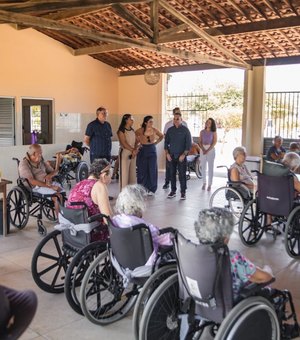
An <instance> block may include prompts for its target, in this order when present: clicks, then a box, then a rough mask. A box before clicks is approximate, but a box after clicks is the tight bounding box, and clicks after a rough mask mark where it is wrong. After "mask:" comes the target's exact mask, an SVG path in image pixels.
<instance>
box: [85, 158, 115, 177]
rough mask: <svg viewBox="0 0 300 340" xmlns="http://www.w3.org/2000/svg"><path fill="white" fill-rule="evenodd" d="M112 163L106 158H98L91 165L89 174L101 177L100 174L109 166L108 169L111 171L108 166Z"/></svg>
mask: <svg viewBox="0 0 300 340" xmlns="http://www.w3.org/2000/svg"><path fill="white" fill-rule="evenodd" d="M109 165H110V163H109V162H108V161H107V160H106V159H105V158H96V159H95V160H94V161H93V163H92V164H91V165H90V171H89V176H91V175H92V176H94V177H95V178H97V179H99V178H100V175H101V174H102V173H103V170H105V169H106V168H107V170H106V171H109V168H108V166H109Z"/></svg>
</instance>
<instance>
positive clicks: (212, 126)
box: [207, 117, 217, 132]
mask: <svg viewBox="0 0 300 340" xmlns="http://www.w3.org/2000/svg"><path fill="white" fill-rule="evenodd" d="M207 120H210V121H211V127H210V130H211V131H212V132H216V131H217V125H216V122H215V120H214V119H213V118H211V117H209V118H208V119H207Z"/></svg>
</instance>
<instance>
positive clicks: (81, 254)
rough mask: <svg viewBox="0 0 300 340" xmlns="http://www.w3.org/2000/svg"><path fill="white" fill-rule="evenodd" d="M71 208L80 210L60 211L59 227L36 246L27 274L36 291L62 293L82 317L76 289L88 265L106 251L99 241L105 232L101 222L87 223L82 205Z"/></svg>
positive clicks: (103, 243) (75, 203)
mask: <svg viewBox="0 0 300 340" xmlns="http://www.w3.org/2000/svg"><path fill="white" fill-rule="evenodd" d="M71 205H73V206H74V205H77V206H79V207H80V208H79V209H72V208H66V207H61V208H60V213H59V222H60V224H59V225H57V226H56V227H55V230H54V231H52V232H51V233H49V234H48V235H47V236H46V237H45V238H43V239H42V240H41V242H40V243H39V244H38V246H37V248H36V249H35V251H34V253H33V257H32V262H31V272H32V277H33V279H34V281H35V283H36V284H37V286H38V287H39V288H41V289H42V290H44V291H46V292H48V293H54V294H57V293H62V292H65V294H66V297H67V301H68V303H69V305H70V306H71V308H72V309H73V310H74V311H76V312H77V313H80V314H82V311H81V308H80V304H79V302H78V297H77V295H78V287H79V286H80V284H81V281H82V278H83V276H84V273H85V272H86V270H87V268H88V266H89V264H90V263H91V262H92V261H93V260H94V259H95V258H96V256H98V255H99V254H100V253H101V252H103V251H104V250H105V249H106V242H105V241H102V240H99V239H101V238H100V237H99V236H101V233H103V232H104V233H107V234H108V232H107V227H106V225H104V224H103V222H102V220H99V219H97V220H95V221H94V222H92V223H89V222H88V212H87V208H86V207H85V204H84V203H83V202H73V203H72V204H71ZM102 235H103V234H102Z"/></svg>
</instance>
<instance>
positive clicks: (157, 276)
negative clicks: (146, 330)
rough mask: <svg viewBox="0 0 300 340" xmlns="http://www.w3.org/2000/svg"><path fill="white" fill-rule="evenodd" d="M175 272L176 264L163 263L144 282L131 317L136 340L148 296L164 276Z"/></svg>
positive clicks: (166, 276)
mask: <svg viewBox="0 0 300 340" xmlns="http://www.w3.org/2000/svg"><path fill="white" fill-rule="evenodd" d="M176 272H177V265H176V264H170V265H165V266H163V267H161V268H159V269H158V270H156V271H155V272H154V273H153V274H152V275H151V276H150V277H149V279H148V280H147V281H146V283H145V284H144V286H143V288H142V290H141V292H140V293H139V295H138V298H137V300H136V303H135V307H134V311H133V317H132V328H133V333H134V337H135V339H136V340H138V339H139V325H140V321H141V318H142V316H143V312H144V310H145V307H146V304H147V302H148V300H149V298H150V296H151V295H152V294H153V292H154V291H155V290H156V289H157V287H158V286H159V285H160V284H161V283H162V282H164V281H165V279H166V278H168V277H169V276H171V275H172V274H175V273H176Z"/></svg>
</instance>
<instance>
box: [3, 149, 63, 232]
mask: <svg viewBox="0 0 300 340" xmlns="http://www.w3.org/2000/svg"><path fill="white" fill-rule="evenodd" d="M18 171H19V179H18V184H20V185H21V186H22V188H23V189H24V190H25V191H27V192H29V193H30V195H32V198H33V199H36V200H37V202H38V203H40V209H39V210H40V212H39V214H38V216H37V217H38V227H39V232H40V233H41V234H45V233H46V231H45V228H44V227H43V225H42V222H41V218H42V216H41V215H42V211H43V210H46V212H47V211H48V214H49V217H51V215H50V212H49V209H51V207H49V209H47V208H44V209H43V207H44V206H45V205H47V200H52V201H53V203H54V206H55V211H56V216H58V211H59V206H58V200H60V201H62V200H63V196H64V194H63V193H62V188H61V186H60V185H59V184H58V183H55V182H53V181H52V178H53V177H54V176H55V175H56V174H57V171H55V170H54V169H53V168H52V167H51V166H50V165H49V164H47V163H46V162H45V161H44V160H43V153H42V148H41V146H40V145H39V144H32V145H30V146H29V149H28V152H27V153H26V157H24V158H23V159H22V160H21V161H20V162H19V165H18ZM9 197H10V196H9ZM30 203H31V202H30ZM33 215H34V214H33ZM46 215H47V213H46ZM27 220H28V218H27Z"/></svg>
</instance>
